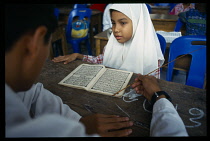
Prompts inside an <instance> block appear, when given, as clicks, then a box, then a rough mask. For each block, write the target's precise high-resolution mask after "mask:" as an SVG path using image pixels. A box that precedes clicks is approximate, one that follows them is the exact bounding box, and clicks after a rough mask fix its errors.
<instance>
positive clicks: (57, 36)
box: [49, 22, 68, 59]
mask: <svg viewBox="0 0 210 141" xmlns="http://www.w3.org/2000/svg"><path fill="white" fill-rule="evenodd" d="M58 40H61V50H62V51H61V52H62V53H61V54H60V55H66V54H68V47H67V42H66V32H65V25H64V24H63V23H62V22H59V23H58V28H57V29H56V30H55V32H54V33H53V34H52V43H55V42H56V41H58ZM55 46H56V45H55ZM59 47H60V46H57V47H56V48H57V49H59ZM53 48H54V44H52V46H51V47H50V54H49V58H50V59H52V58H54V56H55V48H54V49H53Z"/></svg>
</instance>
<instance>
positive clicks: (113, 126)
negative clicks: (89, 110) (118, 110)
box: [80, 114, 133, 137]
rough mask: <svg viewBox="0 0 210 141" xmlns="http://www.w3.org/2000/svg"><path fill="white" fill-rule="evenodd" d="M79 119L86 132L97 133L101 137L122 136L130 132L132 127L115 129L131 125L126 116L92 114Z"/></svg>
mask: <svg viewBox="0 0 210 141" xmlns="http://www.w3.org/2000/svg"><path fill="white" fill-rule="evenodd" d="M80 121H81V122H82V123H83V124H84V125H85V127H86V133H87V134H94V133H97V134H99V135H100V136H102V137H122V136H128V135H129V134H131V133H132V129H122V130H117V129H121V128H125V127H130V126H132V125H133V122H132V121H129V118H128V117H119V116H116V115H104V114H92V115H89V116H86V117H82V118H81V119H80Z"/></svg>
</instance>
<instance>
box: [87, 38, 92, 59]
mask: <svg viewBox="0 0 210 141" xmlns="http://www.w3.org/2000/svg"><path fill="white" fill-rule="evenodd" d="M86 46H87V49H88V54H89V55H92V49H91V46H90V42H89V39H86Z"/></svg>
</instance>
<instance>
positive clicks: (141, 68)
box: [103, 3, 164, 75]
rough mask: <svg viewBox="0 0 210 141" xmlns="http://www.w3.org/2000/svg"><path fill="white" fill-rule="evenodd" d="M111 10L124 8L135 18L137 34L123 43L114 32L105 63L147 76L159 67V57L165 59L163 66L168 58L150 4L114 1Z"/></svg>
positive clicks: (106, 51)
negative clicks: (153, 22) (155, 27)
mask: <svg viewBox="0 0 210 141" xmlns="http://www.w3.org/2000/svg"><path fill="white" fill-rule="evenodd" d="M110 9H115V10H117V11H120V12H122V13H123V14H125V15H126V16H127V17H129V18H130V19H131V20H132V23H133V35H132V38H131V39H130V40H129V41H127V42H126V43H124V44H122V43H119V42H118V41H117V40H116V38H115V37H114V35H113V33H112V34H111V36H110V38H109V40H108V43H107V45H106V50H105V52H104V60H103V65H105V66H108V67H112V68H116V69H121V70H127V71H132V72H134V73H141V74H143V75H145V74H147V73H149V72H151V71H153V70H155V69H157V68H158V60H161V61H160V66H161V65H162V64H163V63H164V57H163V54H162V52H161V48H160V43H159V40H158V38H157V35H156V33H155V29H154V26H153V24H152V21H151V18H150V15H149V12H148V9H147V7H146V5H145V4H137V3H136V4H113V5H112V6H111V7H110ZM109 14H110V13H109ZM122 58H123V59H122ZM151 75H152V74H151Z"/></svg>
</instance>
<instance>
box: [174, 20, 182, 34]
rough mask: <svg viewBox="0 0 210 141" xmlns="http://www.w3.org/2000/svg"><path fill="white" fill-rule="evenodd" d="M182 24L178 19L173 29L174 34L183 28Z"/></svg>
mask: <svg viewBox="0 0 210 141" xmlns="http://www.w3.org/2000/svg"><path fill="white" fill-rule="evenodd" d="M183 24H184V23H183V22H182V21H181V20H180V18H178V20H177V22H176V25H175V28H174V31H175V32H179V31H180V30H181V28H182V26H183Z"/></svg>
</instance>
